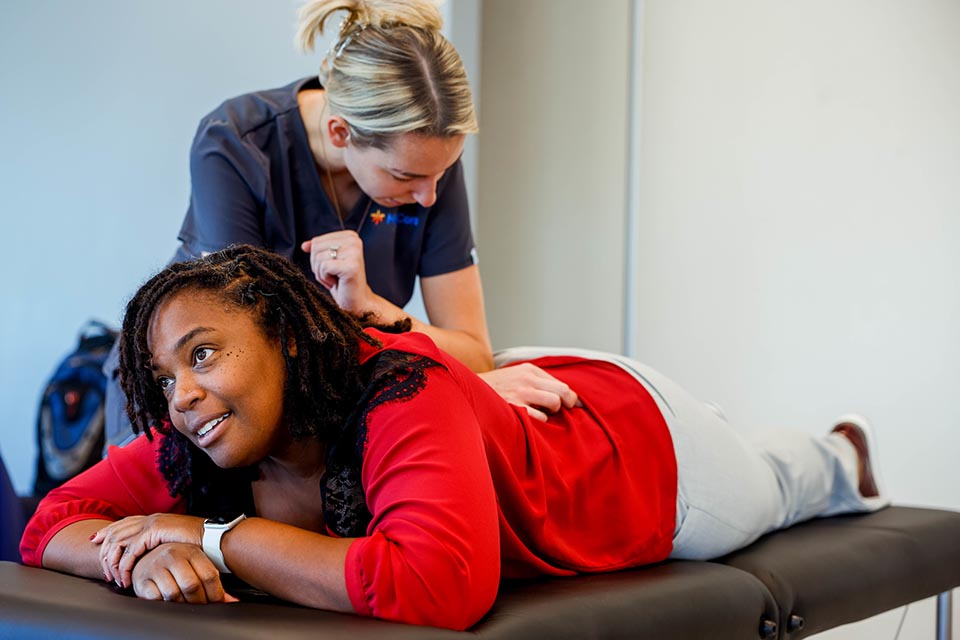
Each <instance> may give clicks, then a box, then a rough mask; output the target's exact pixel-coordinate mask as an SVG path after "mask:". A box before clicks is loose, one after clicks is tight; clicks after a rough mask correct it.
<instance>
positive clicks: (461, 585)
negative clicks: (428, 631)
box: [346, 545, 500, 631]
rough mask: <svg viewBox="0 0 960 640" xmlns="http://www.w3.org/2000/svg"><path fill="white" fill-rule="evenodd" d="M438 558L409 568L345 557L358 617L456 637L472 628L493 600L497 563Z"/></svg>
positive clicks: (387, 560)
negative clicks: (443, 631) (450, 632)
mask: <svg viewBox="0 0 960 640" xmlns="http://www.w3.org/2000/svg"><path fill="white" fill-rule="evenodd" d="M355 546H356V545H355ZM351 551H353V549H351ZM438 555H439V554H438ZM438 555H434V556H433V557H432V558H430V560H426V559H425V558H422V557H421V558H419V560H420V561H419V562H415V563H410V562H409V558H400V557H397V556H392V555H391V556H387V557H383V556H381V557H380V558H375V557H371V556H366V557H365V554H356V555H353V554H348V558H347V574H346V578H347V592H348V595H349V597H350V601H351V604H352V605H353V608H354V610H355V611H356V613H358V614H360V615H367V616H371V617H375V618H380V619H383V620H389V621H392V622H403V623H406V624H416V625H425V626H431V627H441V628H445V629H454V630H457V631H462V630H464V629H468V628H470V627H471V626H473V625H474V624H476V623H477V622H478V621H479V620H480V619H481V618H482V617H483V616H484V615H486V613H487V612H488V611H489V610H490V608H491V607H492V606H493V602H494V600H495V599H496V597H497V589H498V587H499V583H500V563H499V558H498V557H494V558H483V559H481V558H472V559H471V561H470V562H465V560H466V559H465V558H462V557H460V558H452V557H450V556H446V557H438ZM493 555H496V553H494V554H493ZM351 556H352V557H351Z"/></svg>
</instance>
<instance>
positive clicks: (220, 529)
mask: <svg viewBox="0 0 960 640" xmlns="http://www.w3.org/2000/svg"><path fill="white" fill-rule="evenodd" d="M246 519H247V516H245V515H243V514H242V513H241V514H240V516H239V517H237V518H236V519H234V520H231V521H229V522H228V521H227V519H226V518H223V517H220V518H207V519H206V520H204V521H203V552H204V553H205V554H207V557H208V558H210V561H211V562H212V563H213V565H214V566H215V567H216V568H217V569H218V570H219V571H220V573H230V569H228V568H227V565H226V563H224V561H223V552H222V551H221V550H220V538H222V537H223V534H225V533H226V532H227V531H230V529H233V528H234V527H235V526H237V525H238V524H240V523H241V522H243V521H244V520H246Z"/></svg>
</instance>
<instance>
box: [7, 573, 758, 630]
mask: <svg viewBox="0 0 960 640" xmlns="http://www.w3.org/2000/svg"><path fill="white" fill-rule="evenodd" d="M761 617H766V618H776V605H775V604H774V603H773V601H772V599H771V598H770V594H769V593H768V592H767V590H766V589H765V588H764V587H763V585H761V584H760V583H759V582H758V581H757V580H756V579H755V578H753V577H752V576H750V575H748V574H746V573H743V572H742V571H739V570H737V569H733V568H731V567H725V566H722V565H714V564H708V563H696V562H675V563H667V564H662V565H657V566H654V567H647V568H645V569H642V570H637V571H624V572H621V573H613V574H606V575H595V576H581V577H576V578H566V579H558V580H549V581H544V582H536V583H525V584H520V583H518V584H512V585H505V586H504V587H503V589H502V591H501V594H500V596H499V597H498V598H497V602H496V604H495V605H494V607H493V609H492V610H491V611H490V613H489V614H488V615H487V616H486V617H485V618H484V619H483V620H482V621H480V623H479V624H477V625H476V626H475V627H474V628H473V629H471V630H470V631H469V632H467V634H470V635H474V636H476V637H478V638H512V639H516V640H528V639H530V638H559V639H562V638H585V637H593V638H598V637H603V638H631V639H637V640H647V639H649V640H654V639H657V640H659V639H662V638H672V637H677V638H680V637H682V638H717V639H720V640H723V639H725V638H730V639H739V638H753V637H757V628H758V625H759V623H760V619H761ZM134 631H135V632H136V634H137V637H138V638H170V637H185V638H205V639H209V640H215V639H218V638H223V639H225V640H227V639H229V640H237V639H238V638H241V639H242V638H257V639H259V638H281V639H287V638H312V639H323V638H344V637H349V638H351V639H352V640H363V639H364V638H371V639H373V638H377V639H378V640H382V639H385V638H386V639H391V640H392V639H397V640H402V639H413V638H424V639H426V640H431V639H437V640H440V639H443V638H454V637H464V636H465V635H467V634H460V633H456V632H453V631H446V630H443V629H433V628H426V627H413V626H407V625H402V624H392V623H388V622H382V621H379V620H372V619H367V618H360V617H358V616H352V615H344V614H336V613H330V612H326V611H317V610H313V609H305V608H301V607H295V606H290V605H285V604H282V603H278V602H271V603H265V602H242V603H238V604H218V605H187V604H177V603H166V602H148V601H146V600H138V599H136V598H133V597H129V596H126V595H121V594H119V593H117V592H116V591H115V590H114V589H113V588H111V587H110V586H108V585H106V584H104V583H102V582H99V581H95V580H86V579H83V578H76V577H73V576H67V575H63V574H59V573H55V572H52V571H45V570H42V569H33V568H28V567H23V566H20V565H17V564H13V563H0V637H3V638H29V637H56V638H72V639H81V638H83V639H88V638H89V639H90V640H94V639H96V640H104V639H106V638H128V637H130V635H131V633H132V632H134Z"/></svg>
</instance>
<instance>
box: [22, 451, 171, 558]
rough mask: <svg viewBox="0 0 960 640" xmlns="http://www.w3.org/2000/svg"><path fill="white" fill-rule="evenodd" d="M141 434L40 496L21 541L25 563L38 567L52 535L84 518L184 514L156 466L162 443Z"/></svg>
mask: <svg viewBox="0 0 960 640" xmlns="http://www.w3.org/2000/svg"><path fill="white" fill-rule="evenodd" d="M161 441H162V437H155V438H154V439H153V442H151V441H150V440H147V438H145V437H143V436H141V437H139V438H137V439H136V440H134V441H133V442H132V443H130V444H129V445H128V446H126V447H123V448H119V447H110V451H109V453H108V454H107V457H106V458H105V459H103V460H101V461H100V462H98V463H97V464H96V465H94V466H93V467H91V468H90V469H88V470H87V471H84V472H83V473H81V474H80V475H78V476H77V477H75V478H73V479H71V480H68V481H67V482H66V483H65V484H63V485H61V486H59V487H57V488H56V489H53V490H52V491H50V493H48V494H47V496H46V497H45V498H44V499H43V500H41V501H40V504H39V505H38V506H37V511H36V513H34V515H33V517H32V518H30V521H29V522H28V523H27V527H26V529H25V530H24V532H23V538H21V540H20V555H21V556H22V558H23V562H24V564H28V565H32V566H36V567H39V566H41V560H42V559H43V552H44V550H45V549H46V548H47V544H48V543H49V542H50V540H51V539H52V538H53V537H54V536H55V535H56V534H57V533H58V532H59V531H60V530H61V529H63V528H64V527H66V526H67V525H70V524H73V523H74V522H79V521H80V520H111V521H112V520H119V519H121V518H125V517H127V516H132V515H148V514H151V513H174V512H175V513H183V512H184V511H185V507H186V505H185V503H184V502H183V500H182V499H175V498H171V497H170V493H169V492H168V491H167V487H166V482H165V481H164V479H163V476H162V475H161V474H160V470H159V469H158V467H157V462H156V460H157V448H158V447H159V445H160V442H161Z"/></svg>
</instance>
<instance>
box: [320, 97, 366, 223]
mask: <svg viewBox="0 0 960 640" xmlns="http://www.w3.org/2000/svg"><path fill="white" fill-rule="evenodd" d="M323 98H324V103H323V111H322V112H321V113H320V158H321V160H323V172H324V174H325V175H326V176H327V186H328V187H329V188H330V193H329V196H330V199H331V200H332V201H333V210H334V211H335V212H336V213H337V220H338V221H339V222H340V230H341V231H346V230H347V224H346V222H345V221H344V219H343V212H342V211H341V210H340V198H338V197H337V187H336V185H335V184H334V182H333V174H332V173H331V172H330V161H329V160H328V159H327V139H326V136H325V133H324V131H325V127H324V118H325V117H326V115H327V102H326V99H327V96H326V95H324V96H323ZM322 182H323V180H322V178H321V183H322ZM358 186H359V185H358ZM360 193H361V194H363V196H364V197H365V198H366V199H367V206H366V208H365V209H364V210H363V216H362V217H361V218H360V224H359V225H357V228H356V229H355V231H356V232H357V235H360V230H361V229H363V223H364V222H366V221H367V215H368V214H369V213H370V205H372V204H373V198H371V197H370V196H368V195H367V194H365V193H363V190H361V191H360Z"/></svg>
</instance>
